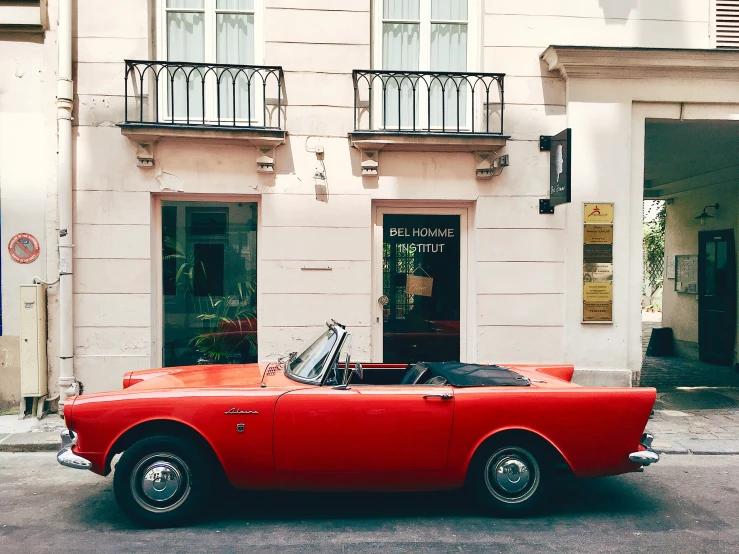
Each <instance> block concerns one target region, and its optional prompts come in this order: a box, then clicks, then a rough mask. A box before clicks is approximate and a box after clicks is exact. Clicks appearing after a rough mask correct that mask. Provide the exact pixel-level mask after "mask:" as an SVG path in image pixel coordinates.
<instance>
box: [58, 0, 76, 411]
mask: <svg viewBox="0 0 739 554" xmlns="http://www.w3.org/2000/svg"><path fill="white" fill-rule="evenodd" d="M72 1H73V0H59V23H58V26H57V48H58V52H59V68H58V73H57V98H56V107H57V116H56V118H57V125H58V154H57V156H58V159H57V197H58V204H59V412H60V413H64V402H65V400H66V399H67V397H68V396H73V395H75V394H77V383H76V381H75V378H74V340H73V332H74V327H73V324H74V319H73V317H72V316H73V313H72V310H73V301H72V247H73V244H72V106H73V100H74V82H73V81H72Z"/></svg>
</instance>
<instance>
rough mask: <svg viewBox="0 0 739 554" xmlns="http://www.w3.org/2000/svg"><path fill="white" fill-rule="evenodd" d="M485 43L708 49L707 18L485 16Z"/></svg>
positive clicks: (488, 44) (502, 44)
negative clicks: (668, 19)
mask: <svg viewBox="0 0 739 554" xmlns="http://www.w3.org/2000/svg"><path fill="white" fill-rule="evenodd" d="M485 29H491V30H493V32H486V33H485V43H484V44H485V46H540V47H542V49H544V48H546V47H547V46H549V45H550V44H567V45H573V46H577V45H587V46H641V47H651V48H707V47H708V24H707V23H706V22H704V21H701V22H692V21H655V20H651V19H646V20H635V19H634V20H626V21H620V22H619V24H616V25H613V24H611V22H609V21H606V20H603V19H594V18H593V19H589V18H578V17H569V18H562V17H551V16H536V15H497V14H496V15H490V14H489V15H486V16H485Z"/></svg>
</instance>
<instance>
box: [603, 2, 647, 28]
mask: <svg viewBox="0 0 739 554" xmlns="http://www.w3.org/2000/svg"><path fill="white" fill-rule="evenodd" d="M598 3H599V4H600V7H601V9H602V10H603V17H604V18H605V20H606V23H610V24H616V25H625V24H626V20H627V19H629V16H630V15H631V12H632V10H635V9H636V8H637V7H638V4H639V0H598Z"/></svg>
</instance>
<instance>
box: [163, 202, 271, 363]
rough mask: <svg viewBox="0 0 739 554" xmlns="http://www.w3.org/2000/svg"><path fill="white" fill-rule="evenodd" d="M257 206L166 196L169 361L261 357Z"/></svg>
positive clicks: (166, 350) (242, 360)
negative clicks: (258, 328)
mask: <svg viewBox="0 0 739 554" xmlns="http://www.w3.org/2000/svg"><path fill="white" fill-rule="evenodd" d="M256 279H257V205H256V204H255V203H249V202H239V203H222V202H180V201H177V202H170V201H164V202H162V293H163V298H164V309H163V317H164V329H163V331H164V333H163V338H164V340H163V343H164V352H163V362H164V365H165V366H177V365H191V364H196V363H199V362H203V361H207V362H216V363H229V362H236V363H247V362H254V361H256V360H257V280H256Z"/></svg>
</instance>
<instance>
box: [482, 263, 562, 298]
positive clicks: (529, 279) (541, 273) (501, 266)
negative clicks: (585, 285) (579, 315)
mask: <svg viewBox="0 0 739 554" xmlns="http://www.w3.org/2000/svg"><path fill="white" fill-rule="evenodd" d="M564 281H565V267H564V263H552V262H479V263H478V264H477V292H478V294H523V293H540V294H545V293H564V290H565V283H564Z"/></svg>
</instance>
